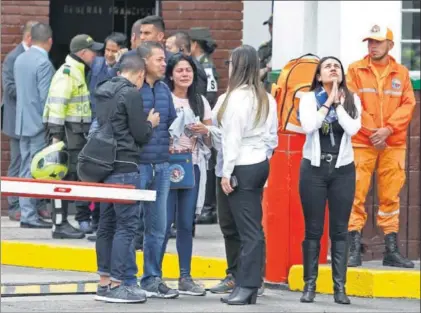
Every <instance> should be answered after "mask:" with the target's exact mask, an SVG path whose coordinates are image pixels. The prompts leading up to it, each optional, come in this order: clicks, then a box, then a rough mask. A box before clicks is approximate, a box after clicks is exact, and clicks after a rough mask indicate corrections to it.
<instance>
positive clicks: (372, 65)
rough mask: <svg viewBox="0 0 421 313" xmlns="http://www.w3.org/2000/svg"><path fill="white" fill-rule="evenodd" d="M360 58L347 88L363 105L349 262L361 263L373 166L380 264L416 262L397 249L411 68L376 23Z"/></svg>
mask: <svg viewBox="0 0 421 313" xmlns="http://www.w3.org/2000/svg"><path fill="white" fill-rule="evenodd" d="M363 41H368V52H369V55H367V56H366V57H365V58H364V59H362V60H360V61H357V62H355V63H353V64H351V65H350V66H349V69H348V73H347V84H348V87H349V88H350V89H351V90H352V91H354V92H355V93H357V94H358V96H359V97H360V99H361V102H362V105H363V112H362V121H361V123H362V127H361V130H360V131H359V132H358V134H357V135H355V136H354V137H353V138H352V142H353V146H354V152H355V165H356V169H357V185H356V192H355V199H354V204H353V208H352V213H351V218H350V221H349V227H348V230H349V232H350V241H351V245H350V258H349V261H348V266H360V265H361V229H362V228H363V227H364V225H365V223H366V220H367V213H366V211H365V208H364V203H365V199H366V196H367V193H368V190H369V187H370V182H371V177H372V174H373V172H374V170H375V169H376V171H377V188H378V197H379V212H378V213H377V225H378V226H379V227H380V228H381V229H382V230H383V233H384V235H385V244H386V251H385V253H384V258H383V265H387V266H395V267H406V268H412V267H414V263H413V262H411V261H410V260H408V259H407V258H405V257H403V256H402V255H401V254H400V253H399V250H398V244H397V233H398V231H399V204H400V203H399V192H400V190H401V188H402V187H403V185H404V183H405V154H406V137H407V129H408V125H409V123H410V121H411V118H412V114H413V112H414V108H415V96H414V91H413V89H412V84H411V81H410V78H409V72H408V70H407V68H405V67H404V66H403V65H401V64H398V63H397V62H396V61H395V59H394V58H393V57H392V56H390V55H389V51H390V50H391V49H392V48H393V45H394V43H393V33H392V31H391V30H390V29H389V28H387V27H385V26H379V25H374V26H373V27H372V28H371V30H370V33H369V34H368V36H366V37H365V38H364V40H363Z"/></svg>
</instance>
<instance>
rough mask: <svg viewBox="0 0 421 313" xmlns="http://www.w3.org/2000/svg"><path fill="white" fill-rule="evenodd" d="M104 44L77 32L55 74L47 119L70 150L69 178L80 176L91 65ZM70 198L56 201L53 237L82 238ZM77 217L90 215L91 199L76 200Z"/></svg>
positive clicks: (52, 135)
mask: <svg viewBox="0 0 421 313" xmlns="http://www.w3.org/2000/svg"><path fill="white" fill-rule="evenodd" d="M103 47H104V45H103V44H102V43H98V42H95V41H94V40H93V39H92V37H90V36H88V35H84V34H82V35H77V36H75V37H74V38H73V39H72V40H71V42H70V54H69V55H68V56H67V57H66V61H65V63H64V64H63V65H62V66H61V67H60V68H59V70H58V71H57V72H56V74H55V75H54V77H53V80H52V82H51V86H50V90H49V93H48V98H47V102H46V104H45V108H44V115H43V120H44V123H45V125H46V128H47V131H48V139H49V141H50V142H51V143H57V142H59V141H64V142H65V144H66V147H67V151H68V153H69V172H68V175H67V176H66V177H65V180H70V181H76V180H78V178H77V174H76V164H77V156H78V154H79V152H80V151H81V149H82V148H83V146H84V145H85V143H86V135H87V134H88V131H89V128H90V125H91V119H92V112H91V106H90V102H89V90H88V85H87V81H86V77H87V75H88V72H89V69H90V66H91V64H92V62H93V60H94V58H95V57H96V55H97V52H99V51H100V50H102V49H103ZM68 203H69V202H68V201H57V200H55V201H53V223H54V226H53V238H69V239H81V238H84V237H85V234H84V232H83V231H81V230H79V229H76V228H74V227H73V226H72V225H71V224H70V223H69V222H68V221H67V211H68ZM76 209H77V213H76V220H78V221H79V222H80V219H78V215H79V216H85V217H86V216H88V218H90V211H89V207H88V202H76Z"/></svg>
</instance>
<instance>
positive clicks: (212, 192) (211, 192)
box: [204, 148, 217, 209]
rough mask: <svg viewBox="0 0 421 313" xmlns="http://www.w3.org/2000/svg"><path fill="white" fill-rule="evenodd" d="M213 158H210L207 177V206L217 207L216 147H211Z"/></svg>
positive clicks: (205, 203)
mask: <svg viewBox="0 0 421 313" xmlns="http://www.w3.org/2000/svg"><path fill="white" fill-rule="evenodd" d="M211 152H212V154H211V158H210V159H209V163H208V166H209V169H208V170H207V174H206V175H207V179H206V191H205V202H204V206H205V207H210V208H213V209H215V207H216V188H215V184H216V176H215V164H216V156H217V152H216V150H215V149H213V148H212V149H211Z"/></svg>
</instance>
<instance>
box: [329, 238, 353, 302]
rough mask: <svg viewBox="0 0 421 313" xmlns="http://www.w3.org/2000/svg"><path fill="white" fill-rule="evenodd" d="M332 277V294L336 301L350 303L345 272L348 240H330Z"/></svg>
mask: <svg viewBox="0 0 421 313" xmlns="http://www.w3.org/2000/svg"><path fill="white" fill-rule="evenodd" d="M331 252H332V278H333V292H334V294H333V296H334V299H335V302H336V303H339V304H350V303H351V301H350V300H349V298H348V296H347V295H346V290H345V285H346V272H347V262H348V241H346V240H344V241H332V245H331Z"/></svg>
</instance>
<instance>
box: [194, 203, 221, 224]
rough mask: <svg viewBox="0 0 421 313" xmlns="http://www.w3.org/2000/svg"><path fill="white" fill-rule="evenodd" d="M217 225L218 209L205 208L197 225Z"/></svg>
mask: <svg viewBox="0 0 421 313" xmlns="http://www.w3.org/2000/svg"><path fill="white" fill-rule="evenodd" d="M215 223H217V216H216V209H215V208H213V207H210V206H205V207H203V209H202V212H201V214H200V215H199V217H198V218H197V220H196V224H215Z"/></svg>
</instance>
